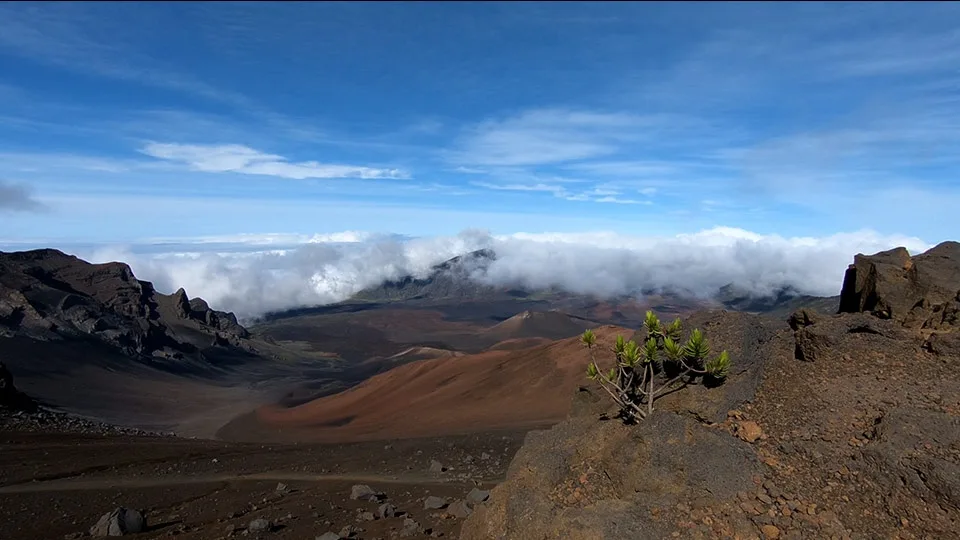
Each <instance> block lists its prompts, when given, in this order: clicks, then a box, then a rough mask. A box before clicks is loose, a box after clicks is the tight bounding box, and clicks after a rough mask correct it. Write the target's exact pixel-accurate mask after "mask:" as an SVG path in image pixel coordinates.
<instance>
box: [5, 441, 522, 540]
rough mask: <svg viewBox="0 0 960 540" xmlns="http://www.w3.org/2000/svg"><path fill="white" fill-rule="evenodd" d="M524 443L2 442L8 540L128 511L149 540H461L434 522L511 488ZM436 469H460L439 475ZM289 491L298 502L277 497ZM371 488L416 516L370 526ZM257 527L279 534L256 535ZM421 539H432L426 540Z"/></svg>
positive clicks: (54, 535) (45, 537)
mask: <svg viewBox="0 0 960 540" xmlns="http://www.w3.org/2000/svg"><path fill="white" fill-rule="evenodd" d="M522 441H523V434H522V433H503V432H501V433H488V434H474V435H469V436H463V437H446V438H442V439H441V438H437V439H410V440H404V441H392V442H388V441H379V442H371V443H358V444H345V445H324V446H316V445H306V444H299V445H260V444H242V443H228V442H222V441H211V440H193V439H180V438H156V437H126V436H123V437H118V436H109V437H103V436H94V435H80V434H64V433H55V434H42V433H18V432H4V431H0V538H2V539H4V540H52V539H60V538H80V537H86V536H85V533H86V532H87V531H88V530H89V528H90V527H91V526H92V525H93V524H94V523H96V522H97V519H98V518H99V517H100V516H101V515H103V514H104V513H107V512H109V511H111V510H112V509H114V508H115V507H117V506H124V507H127V508H132V509H137V510H140V511H143V512H144V513H145V515H146V518H147V527H148V528H147V531H145V532H143V533H140V534H137V535H134V536H133V537H134V538H140V539H158V538H170V537H172V536H176V537H177V538H184V539H190V540H214V539H220V538H271V539H276V540H303V539H309V538H316V537H318V536H320V535H322V534H324V533H325V532H334V533H337V532H340V531H341V530H342V529H343V528H344V527H347V526H349V527H354V528H355V529H354V530H355V531H356V532H358V533H359V537H360V538H365V539H371V540H372V539H376V538H389V537H393V536H394V535H395V534H396V533H397V532H398V531H399V530H400V529H402V527H403V525H404V518H405V517H409V518H412V519H414V520H416V521H417V522H418V523H420V525H421V526H422V528H423V529H426V530H428V531H429V532H436V533H438V534H439V533H442V534H443V537H444V538H457V536H458V534H459V530H460V524H461V523H462V520H461V519H458V518H455V517H453V516H450V515H447V514H446V513H445V511H444V510H425V509H424V504H423V500H424V498H425V497H427V496H431V495H434V496H440V497H444V498H446V499H447V500H449V501H450V502H453V501H456V500H459V499H463V498H464V497H465V496H466V494H467V493H469V492H470V490H471V489H473V488H474V487H476V486H480V487H481V488H483V489H489V488H490V487H491V486H492V485H493V484H495V483H497V482H499V481H501V480H502V477H503V474H504V472H505V469H506V466H507V464H508V463H509V462H510V459H512V457H513V454H514V453H515V452H516V450H517V448H519V446H520V444H521V443H522ZM431 460H438V461H440V462H441V463H443V464H444V465H445V466H447V467H449V468H451V469H452V470H449V471H447V472H443V473H432V472H430V471H429V470H428V468H429V466H430V462H431ZM278 483H283V484H285V485H286V486H287V488H288V489H287V490H278V489H277V487H278ZM354 484H366V485H369V486H370V487H371V488H372V489H373V490H374V491H378V492H383V494H384V497H385V502H389V503H390V504H393V505H394V506H396V508H397V510H399V511H401V512H404V513H405V514H406V515H405V516H400V517H389V518H386V519H376V520H373V521H365V520H363V519H360V512H371V511H376V509H377V504H378V503H374V502H364V501H354V500H350V499H349V494H350V490H351V486H353V485H354ZM254 519H266V520H270V521H271V522H273V523H274V529H273V530H272V531H271V532H265V533H261V534H259V535H258V534H255V533H253V534H248V533H247V531H246V530H245V528H246V527H247V526H248V524H249V523H250V522H251V521H252V520H254ZM417 537H418V538H425V537H429V534H420V535H418V536H417Z"/></svg>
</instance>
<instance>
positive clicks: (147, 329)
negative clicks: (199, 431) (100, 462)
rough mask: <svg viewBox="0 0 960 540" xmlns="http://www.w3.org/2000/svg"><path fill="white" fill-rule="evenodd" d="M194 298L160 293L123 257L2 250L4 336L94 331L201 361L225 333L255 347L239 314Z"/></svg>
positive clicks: (43, 337) (160, 355)
mask: <svg viewBox="0 0 960 540" xmlns="http://www.w3.org/2000/svg"><path fill="white" fill-rule="evenodd" d="M194 300H198V299H194ZM194 300H189V299H187V295H186V292H185V291H184V290H183V289H180V290H178V291H177V292H176V293H174V294H172V295H165V294H161V293H159V292H157V291H156V289H155V288H154V286H153V284H152V283H150V282H148V281H141V280H138V279H137V278H136V277H135V276H134V275H133V272H132V271H131V270H130V267H129V266H127V265H126V264H123V263H116V262H113V263H105V264H90V263H88V262H86V261H83V260H81V259H79V258H77V257H74V256H71V255H67V254H65V253H62V252H60V251H57V250H53V249H40V250H33V251H21V252H13V253H3V252H0V335H6V336H21V337H27V338H30V339H35V340H40V341H60V340H63V339H80V340H84V339H89V338H93V339H95V340H97V341H99V342H101V343H103V344H106V345H108V346H109V347H113V348H115V349H117V350H118V351H119V352H120V353H122V354H124V355H126V356H129V357H132V358H135V359H138V360H145V361H155V360H157V359H161V360H171V361H175V362H176V361H180V360H182V359H184V358H186V357H191V358H194V359H195V360H199V359H202V355H201V354H200V351H201V349H203V348H205V347H207V346H208V345H209V340H217V339H220V340H221V341H223V342H224V343H226V344H227V345H229V346H230V347H233V348H237V349H240V350H243V351H246V352H251V351H252V347H251V346H249V345H248V344H247V343H246V342H245V341H244V340H246V339H247V338H249V337H250V335H249V333H248V332H247V330H246V329H245V328H243V327H242V326H240V325H239V324H238V323H237V319H236V317H235V316H234V315H233V314H232V313H224V312H219V311H214V310H211V309H210V308H209V307H207V306H206V302H203V301H202V300H201V301H199V302H195V301H194ZM218 336H219V337H218Z"/></svg>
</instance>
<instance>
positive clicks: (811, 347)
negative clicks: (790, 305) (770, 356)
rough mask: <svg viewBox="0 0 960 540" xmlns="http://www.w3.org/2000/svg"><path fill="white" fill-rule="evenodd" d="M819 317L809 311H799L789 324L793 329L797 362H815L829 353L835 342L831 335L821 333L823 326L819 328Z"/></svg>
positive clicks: (790, 319) (789, 320)
mask: <svg viewBox="0 0 960 540" xmlns="http://www.w3.org/2000/svg"><path fill="white" fill-rule="evenodd" d="M819 319H820V317H819V315H817V314H815V313H814V312H812V311H811V310H808V309H799V310H797V311H795V312H794V313H793V314H792V315H791V316H790V318H789V319H788V321H787V322H788V323H789V324H790V328H792V329H793V336H794V341H795V343H796V345H795V347H794V353H793V354H794V357H795V358H796V359H797V360H803V361H806V362H814V361H816V360H817V358H818V357H822V356H823V355H824V354H827V353H829V351H830V349H831V347H833V345H834V342H833V340H832V339H831V338H830V336H829V335H827V334H825V333H824V332H822V331H821V328H822V327H823V326H822V325H821V326H817V321H818V320H819Z"/></svg>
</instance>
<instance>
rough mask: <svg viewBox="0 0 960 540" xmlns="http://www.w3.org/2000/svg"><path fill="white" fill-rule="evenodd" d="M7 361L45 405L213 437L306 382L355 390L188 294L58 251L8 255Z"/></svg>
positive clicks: (1, 299)
mask: <svg viewBox="0 0 960 540" xmlns="http://www.w3.org/2000/svg"><path fill="white" fill-rule="evenodd" d="M0 359H2V360H3V362H4V363H5V364H6V365H7V367H8V369H9V370H10V371H11V372H13V374H14V375H15V377H16V380H17V384H18V386H19V387H20V389H21V390H23V391H24V392H26V393H27V394H28V395H30V396H31V397H33V398H36V399H38V400H39V401H41V402H42V403H45V404H48V405H52V406H56V407H59V408H62V409H64V410H67V411H70V412H74V413H76V414H80V415H83V416H90V417H94V418H98V419H104V420H108V421H111V422H116V423H120V424H125V425H138V426H144V427H157V428H160V429H171V428H175V427H178V426H179V427H180V428H183V429H185V430H187V431H189V432H191V433H202V434H212V430H215V429H216V427H219V425H220V424H222V423H223V422H225V421H226V420H227V419H229V418H230V417H233V416H236V415H237V414H240V413H241V412H243V411H245V410H249V408H250V407H252V406H253V405H255V404H256V403H263V402H268V401H273V400H274V399H277V397H278V396H279V395H282V392H281V390H280V389H281V388H283V387H295V386H297V385H299V384H302V382H303V380H304V379H305V378H310V379H312V380H314V384H315V385H317V386H324V387H328V388H329V390H328V391H332V390H335V389H342V388H345V387H346V385H345V384H343V383H340V382H337V381H336V379H337V377H338V376H337V374H336V372H337V371H338V368H337V367H336V366H333V365H331V362H330V360H329V359H325V358H324V357H323V356H321V355H315V354H308V353H298V352H294V351H289V350H284V349H282V348H280V347H278V346H276V345H275V344H272V343H269V342H268V341H264V340H259V339H255V338H254V337H253V336H251V335H250V334H249V332H247V330H246V329H245V328H244V327H243V326H241V325H240V324H238V322H237V320H236V317H234V316H233V314H231V313H224V312H221V311H215V310H212V309H210V308H209V306H208V305H207V304H206V302H204V301H203V300H202V299H200V298H193V299H190V298H188V297H187V295H186V293H185V292H184V291H183V289H180V290H178V291H177V292H176V293H174V294H172V295H165V294H161V293H159V292H157V291H156V290H155V289H154V287H153V285H152V284H151V283H150V282H147V281H141V280H138V279H136V277H135V276H134V275H133V272H131V270H130V267H129V266H127V265H126V264H123V263H106V264H90V263H87V262H86V261H83V260H81V259H79V258H77V257H74V256H70V255H66V254H64V253H62V252H60V251H56V250H52V249H44V250H35V251H25V252H15V253H0ZM346 378H349V377H346ZM218 422H219V424H218Z"/></svg>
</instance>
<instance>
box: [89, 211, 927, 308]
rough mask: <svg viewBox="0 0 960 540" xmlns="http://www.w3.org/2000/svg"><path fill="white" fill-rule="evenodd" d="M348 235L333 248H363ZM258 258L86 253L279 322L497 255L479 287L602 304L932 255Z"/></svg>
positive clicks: (748, 237)
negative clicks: (647, 293)
mask: <svg viewBox="0 0 960 540" xmlns="http://www.w3.org/2000/svg"><path fill="white" fill-rule="evenodd" d="M362 237H363V235H362V234H361V235H358V234H357V233H353V232H350V233H345V234H344V235H342V236H337V235H326V236H324V238H328V239H337V240H343V239H347V240H357V239H360V238H362ZM303 241H304V243H303V244H302V245H300V246H299V247H296V248H295V249H285V250H277V249H270V250H265V251H261V252H258V253H219V254H218V253H211V252H206V253H204V252H203V251H204V248H203V245H202V244H196V246H195V247H194V249H193V252H192V253H191V254H189V255H185V254H184V253H182V252H180V253H165V254H157V255H143V254H133V253H132V252H131V251H129V250H118V249H102V250H97V251H96V252H89V253H78V254H79V255H80V256H82V257H83V256H86V257H87V258H88V259H89V260H91V261H92V262H104V261H108V260H124V261H126V262H128V263H129V264H130V265H131V266H132V267H133V269H134V271H135V272H136V274H137V276H138V277H139V278H141V279H147V280H152V281H154V282H155V283H156V285H157V287H158V288H159V289H160V290H163V291H167V292H171V291H173V290H176V289H177V288H178V287H185V288H186V290H187V292H188V293H189V294H190V295H191V296H201V297H203V298H205V299H206V300H207V301H209V302H210V304H211V305H212V306H214V307H216V308H218V309H226V310H231V311H235V312H237V313H238V314H239V315H241V316H247V317H249V316H255V315H258V314H262V313H263V312H265V311H269V310H279V309H284V308H292V307H297V306H303V305H317V304H323V303H328V302H336V301H340V300H344V299H346V298H348V297H350V296H351V295H352V294H354V293H356V292H357V291H359V290H361V289H363V288H365V287H369V286H375V285H378V284H379V283H381V282H382V281H383V280H385V279H396V278H399V277H402V276H404V275H415V276H418V277H423V276H426V275H427V274H428V273H429V270H430V268H431V267H432V266H433V265H435V264H438V263H441V262H443V261H445V260H447V259H449V258H451V257H454V256H457V255H461V254H463V253H467V252H469V251H472V250H476V249H481V248H492V249H494V250H495V251H496V253H497V255H498V258H497V260H496V261H495V262H494V263H493V264H492V265H491V266H490V267H489V269H488V272H487V273H486V274H484V275H479V274H478V275H477V276H476V279H478V280H480V281H484V282H487V283H494V284H500V285H522V286H527V287H551V286H555V287H560V288H563V289H566V290H569V291H573V292H579V293H590V294H597V295H601V296H605V295H619V294H631V293H636V292H637V291H639V290H641V289H658V288H668V289H675V290H686V291H689V292H690V293H691V294H698V295H706V294H712V293H713V292H715V291H716V289H718V288H719V287H721V286H723V285H726V284H728V283H736V284H737V285H739V286H742V287H745V288H747V289H750V290H753V291H755V292H757V293H769V292H771V291H774V290H776V289H777V288H779V287H782V286H791V287H794V288H795V289H796V290H798V291H800V292H802V293H807V294H817V295H834V294H837V293H838V292H839V289H840V285H841V283H842V279H843V273H844V270H845V268H846V266H847V265H848V264H849V263H851V262H852V261H853V256H854V255H855V254H856V253H860V252H863V253H874V252H877V251H881V250H885V249H889V248H892V247H895V246H905V247H907V248H908V249H909V250H910V251H911V252H913V253H916V252H919V251H923V250H926V249H928V248H929V247H930V245H929V244H927V243H925V242H924V241H922V240H920V239H917V238H910V237H903V236H882V235H879V234H877V233H875V232H871V231H859V232H854V233H844V234H835V235H831V236H825V237H819V238H813V237H798V238H783V237H780V236H776V235H760V234H756V233H753V232H750V231H745V230H742V229H735V228H725V227H717V228H713V229H708V230H704V231H701V232H699V233H695V234H682V235H676V236H629V235H622V234H617V233H612V232H602V231H601V232H584V233H541V234H528V233H516V234H508V235H497V236H494V235H490V234H487V233H485V232H483V231H465V232H463V233H461V234H459V235H456V236H448V237H434V238H415V239H398V238H391V237H384V236H371V237H369V239H367V240H362V241H359V242H348V243H338V242H332V243H314V244H307V243H306V242H307V241H308V240H303Z"/></svg>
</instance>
